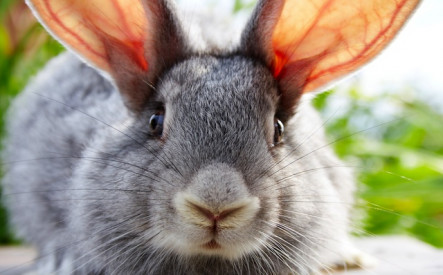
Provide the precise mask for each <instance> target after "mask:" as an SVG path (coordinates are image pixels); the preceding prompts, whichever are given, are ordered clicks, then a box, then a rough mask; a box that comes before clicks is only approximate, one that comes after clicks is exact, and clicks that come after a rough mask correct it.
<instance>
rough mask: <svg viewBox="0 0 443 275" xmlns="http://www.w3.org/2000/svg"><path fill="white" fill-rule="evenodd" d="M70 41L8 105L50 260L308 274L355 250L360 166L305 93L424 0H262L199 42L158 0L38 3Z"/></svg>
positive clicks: (18, 213)
mask: <svg viewBox="0 0 443 275" xmlns="http://www.w3.org/2000/svg"><path fill="white" fill-rule="evenodd" d="M27 2H28V5H29V6H30V7H31V9H32V10H33V11H34V13H35V15H36V16H37V17H38V18H39V20H40V21H41V23H42V24H43V25H44V26H45V27H46V28H47V29H48V31H49V32H50V33H51V34H52V35H53V36H54V37H55V38H57V39H58V40H59V41H60V42H61V43H62V44H63V45H65V46H66V47H67V48H68V49H70V50H71V51H72V52H73V53H75V55H74V54H71V53H65V54H62V55H60V56H58V57H56V58H54V59H53V60H52V61H50V62H49V64H47V66H46V67H45V68H44V69H43V70H42V71H41V72H40V73H39V75H38V76H37V77H36V78H35V79H34V80H33V81H32V82H31V83H30V84H29V85H28V87H27V88H26V89H25V91H24V92H23V93H22V94H21V95H20V96H19V97H18V98H17V99H16V100H15V102H14V103H13V106H12V109H11V112H10V116H9V121H8V129H7V130H8V137H7V140H6V143H5V151H4V154H3V155H4V161H5V163H6V167H5V168H6V173H5V176H4V179H3V182H4V186H5V187H4V188H5V193H6V194H9V195H7V196H5V200H6V201H7V205H8V207H9V209H10V212H11V214H12V221H13V224H14V225H15V228H16V229H17V231H18V233H19V235H20V236H21V237H23V238H24V239H25V240H26V241H28V242H29V243H31V244H33V245H35V246H36V247H37V248H38V252H39V258H38V270H39V272H40V273H41V274H49V273H55V274H310V273H313V272H317V271H319V270H320V269H326V270H327V269H328V268H329V267H330V266H331V265H332V264H334V263H341V262H342V263H344V264H359V261H360V260H361V259H360V258H359V255H358V253H357V252H356V250H355V249H353V247H352V245H351V244H350V242H349V240H348V222H349V210H350V208H351V206H352V202H353V192H354V181H353V177H352V172H351V171H350V169H349V168H347V167H346V166H345V165H343V164H342V163H341V162H340V161H339V160H338V159H337V158H336V157H335V155H334V153H333V152H332V150H331V148H330V147H329V146H328V141H327V140H326V139H325V137H324V134H323V129H322V121H321V120H320V118H319V117H318V115H317V113H316V112H315V111H314V110H313V109H312V107H310V105H309V100H308V97H309V95H308V93H309V92H311V91H315V90H319V89H321V88H324V87H325V86H326V85H330V83H331V82H332V81H335V80H337V79H339V78H342V77H344V76H346V75H347V74H349V73H351V72H353V71H355V70H356V69H358V68H359V67H361V66H362V65H363V64H365V63H367V62H368V61H369V60H370V59H372V58H373V57H374V56H375V55H376V54H377V53H379V52H380V51H381V50H382V49H383V48H384V47H385V46H386V45H387V44H388V43H389V41H390V40H391V39H392V38H393V37H394V36H395V34H396V33H397V31H398V30H399V29H400V28H401V26H402V25H403V23H404V22H405V21H406V19H407V18H408V16H409V15H410V14H411V13H412V11H413V10H414V9H415V7H416V5H417V2H418V1H417V0H404V1H395V0H392V1H367V0H366V1H353V0H332V1H331V0H329V1H312V0H309V1H308V0H293V1H291V0H287V1H277V0H276V1H272V0H262V1H259V3H258V4H257V7H256V9H255V11H254V13H253V15H252V18H251V19H250V21H249V23H248V24H247V26H246V29H245V30H244V31H243V34H242V38H241V41H240V43H239V45H238V46H236V47H234V49H230V50H220V49H212V50H211V49H208V50H207V51H199V50H196V49H195V47H193V41H190V39H189V37H188V36H187V35H186V34H187V32H186V28H183V27H182V26H183V25H182V23H180V22H179V21H178V20H177V19H176V18H177V16H176V12H175V11H174V8H173V5H172V4H171V3H170V2H168V1H166V0H140V1H128V0H126V1H125V0H113V1H106V0H91V1H69V0H57V1H56V0H41V1H38V0H28V1H27Z"/></svg>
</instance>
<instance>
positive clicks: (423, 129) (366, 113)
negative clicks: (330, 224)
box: [314, 88, 443, 247]
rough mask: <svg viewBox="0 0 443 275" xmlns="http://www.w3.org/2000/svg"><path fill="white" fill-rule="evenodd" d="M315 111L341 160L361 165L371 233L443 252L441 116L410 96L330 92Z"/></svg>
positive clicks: (366, 228) (361, 204)
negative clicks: (402, 237)
mask: <svg viewBox="0 0 443 275" xmlns="http://www.w3.org/2000/svg"><path fill="white" fill-rule="evenodd" d="M414 93H418V91H414ZM343 99H344V100H343ZM314 104H315V106H316V107H317V108H318V109H319V110H320V111H321V112H322V113H323V115H324V117H325V119H327V120H328V122H327V124H326V129H327V132H328V133H329V136H330V139H331V141H332V142H334V141H336V142H334V144H333V145H334V147H335V149H336V152H337V153H338V155H339V156H340V157H341V158H343V159H346V160H347V161H348V163H349V164H350V165H355V166H357V169H356V170H357V171H358V181H359V194H358V195H359V198H361V199H362V201H360V202H359V203H358V205H357V207H359V208H361V209H362V210H365V213H366V216H365V218H364V219H363V221H362V227H363V229H364V231H365V232H366V233H365V234H370V233H371V234H399V233H400V234H401V233H409V234H412V235H414V236H416V237H418V238H419V239H421V240H423V241H426V242H428V243H431V244H433V245H435V246H438V247H443V139H442V137H443V127H442V126H443V115H442V113H440V112H438V111H437V110H434V109H433V108H431V107H430V106H429V105H428V104H426V103H425V102H423V101H421V100H420V99H417V98H415V97H414V94H412V93H411V91H410V89H405V90H403V91H395V93H386V94H382V95H377V96H373V97H368V96H366V95H363V94H362V93H361V92H359V89H358V88H356V89H351V90H350V91H348V92H346V93H345V94H344V95H343V94H342V95H335V94H333V93H331V92H327V93H323V94H321V95H319V96H318V97H317V98H316V99H315V101H314ZM337 110H339V111H337ZM358 232H359V231H358V230H357V233H358Z"/></svg>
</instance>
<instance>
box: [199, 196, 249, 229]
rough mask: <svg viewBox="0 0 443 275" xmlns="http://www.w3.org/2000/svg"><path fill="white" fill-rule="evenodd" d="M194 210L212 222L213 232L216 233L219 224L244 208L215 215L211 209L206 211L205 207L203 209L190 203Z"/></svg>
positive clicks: (232, 209)
mask: <svg viewBox="0 0 443 275" xmlns="http://www.w3.org/2000/svg"><path fill="white" fill-rule="evenodd" d="M190 204H191V206H192V207H193V208H195V209H196V210H197V211H198V212H200V213H201V214H202V215H203V216H205V217H206V218H208V220H210V221H211V222H212V227H211V229H212V232H214V233H216V232H217V230H218V225H217V222H219V221H221V220H223V219H225V218H227V217H228V216H229V215H231V214H235V212H237V211H239V210H241V208H242V207H235V208H231V209H226V210H224V211H222V212H220V213H214V212H212V211H211V210H209V209H206V208H204V207H201V206H199V205H196V204H193V203H190Z"/></svg>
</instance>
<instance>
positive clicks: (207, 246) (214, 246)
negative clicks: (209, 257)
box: [202, 239, 222, 250]
mask: <svg viewBox="0 0 443 275" xmlns="http://www.w3.org/2000/svg"><path fill="white" fill-rule="evenodd" d="M202 248H204V249H209V250H217V249H220V248H222V246H221V245H220V244H219V243H218V242H217V241H216V240H214V239H212V240H211V241H210V242H207V243H206V244H204V245H202Z"/></svg>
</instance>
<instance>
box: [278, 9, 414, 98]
mask: <svg viewBox="0 0 443 275" xmlns="http://www.w3.org/2000/svg"><path fill="white" fill-rule="evenodd" d="M420 3H421V0H403V1H402V2H401V3H399V4H398V6H399V9H398V11H397V12H396V15H395V16H394V17H393V20H392V23H391V24H390V25H389V26H388V28H387V29H386V30H385V32H383V33H381V34H380V35H379V36H377V37H376V38H375V41H373V44H375V45H374V46H373V47H372V46H369V47H368V48H367V49H366V50H365V51H362V52H360V53H359V54H358V55H359V57H358V58H356V59H350V60H347V61H346V62H344V63H341V64H336V65H334V66H333V67H329V68H325V69H323V70H321V71H317V72H315V73H314V68H315V66H316V64H310V63H309V62H305V61H304V62H300V60H298V61H292V62H291V60H290V58H289V57H288V56H286V55H285V54H284V53H278V52H275V58H274V62H273V65H272V71H273V73H274V77H276V78H277V79H279V78H280V79H282V78H283V79H286V80H285V81H286V82H287V81H288V80H287V79H288V78H289V79H291V76H290V74H297V73H300V72H304V75H305V76H306V80H305V81H304V83H301V82H302V81H301V80H300V81H299V82H297V83H294V84H290V85H285V86H295V87H297V90H298V91H301V92H302V93H308V92H314V91H321V90H322V89H323V90H324V89H325V88H326V87H327V88H330V87H331V86H333V85H335V84H336V83H337V82H338V81H340V80H342V79H344V78H347V77H348V76H349V75H351V74H354V73H356V72H357V71H358V70H360V69H361V68H362V67H364V66H365V65H366V64H368V63H370V62H371V61H373V60H374V58H375V57H376V56H378V55H379V54H380V53H381V52H382V51H383V50H384V49H385V48H386V47H388V46H389V44H390V43H391V42H392V41H393V39H395V37H396V35H398V34H399V32H401V29H402V28H403V27H404V25H405V23H406V21H407V20H408V19H409V18H410V17H411V15H412V14H413V13H414V12H415V11H416V10H417V7H418V5H419V4H420ZM397 16H398V17H399V18H396V17H397ZM379 39H382V40H379ZM377 40H378V41H377ZM371 43H372V42H371ZM322 55H323V57H325V56H327V55H328V53H327V52H324V54H322ZM323 57H322V56H317V57H314V58H313V61H315V59H319V61H321V59H322V58H323ZM297 63H304V65H303V66H305V67H304V68H301V67H303V66H297V65H298V64H297ZM294 64H297V65H296V66H295V67H296V68H295V69H294ZM306 71H309V72H308V73H306ZM298 79H299V77H298Z"/></svg>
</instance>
